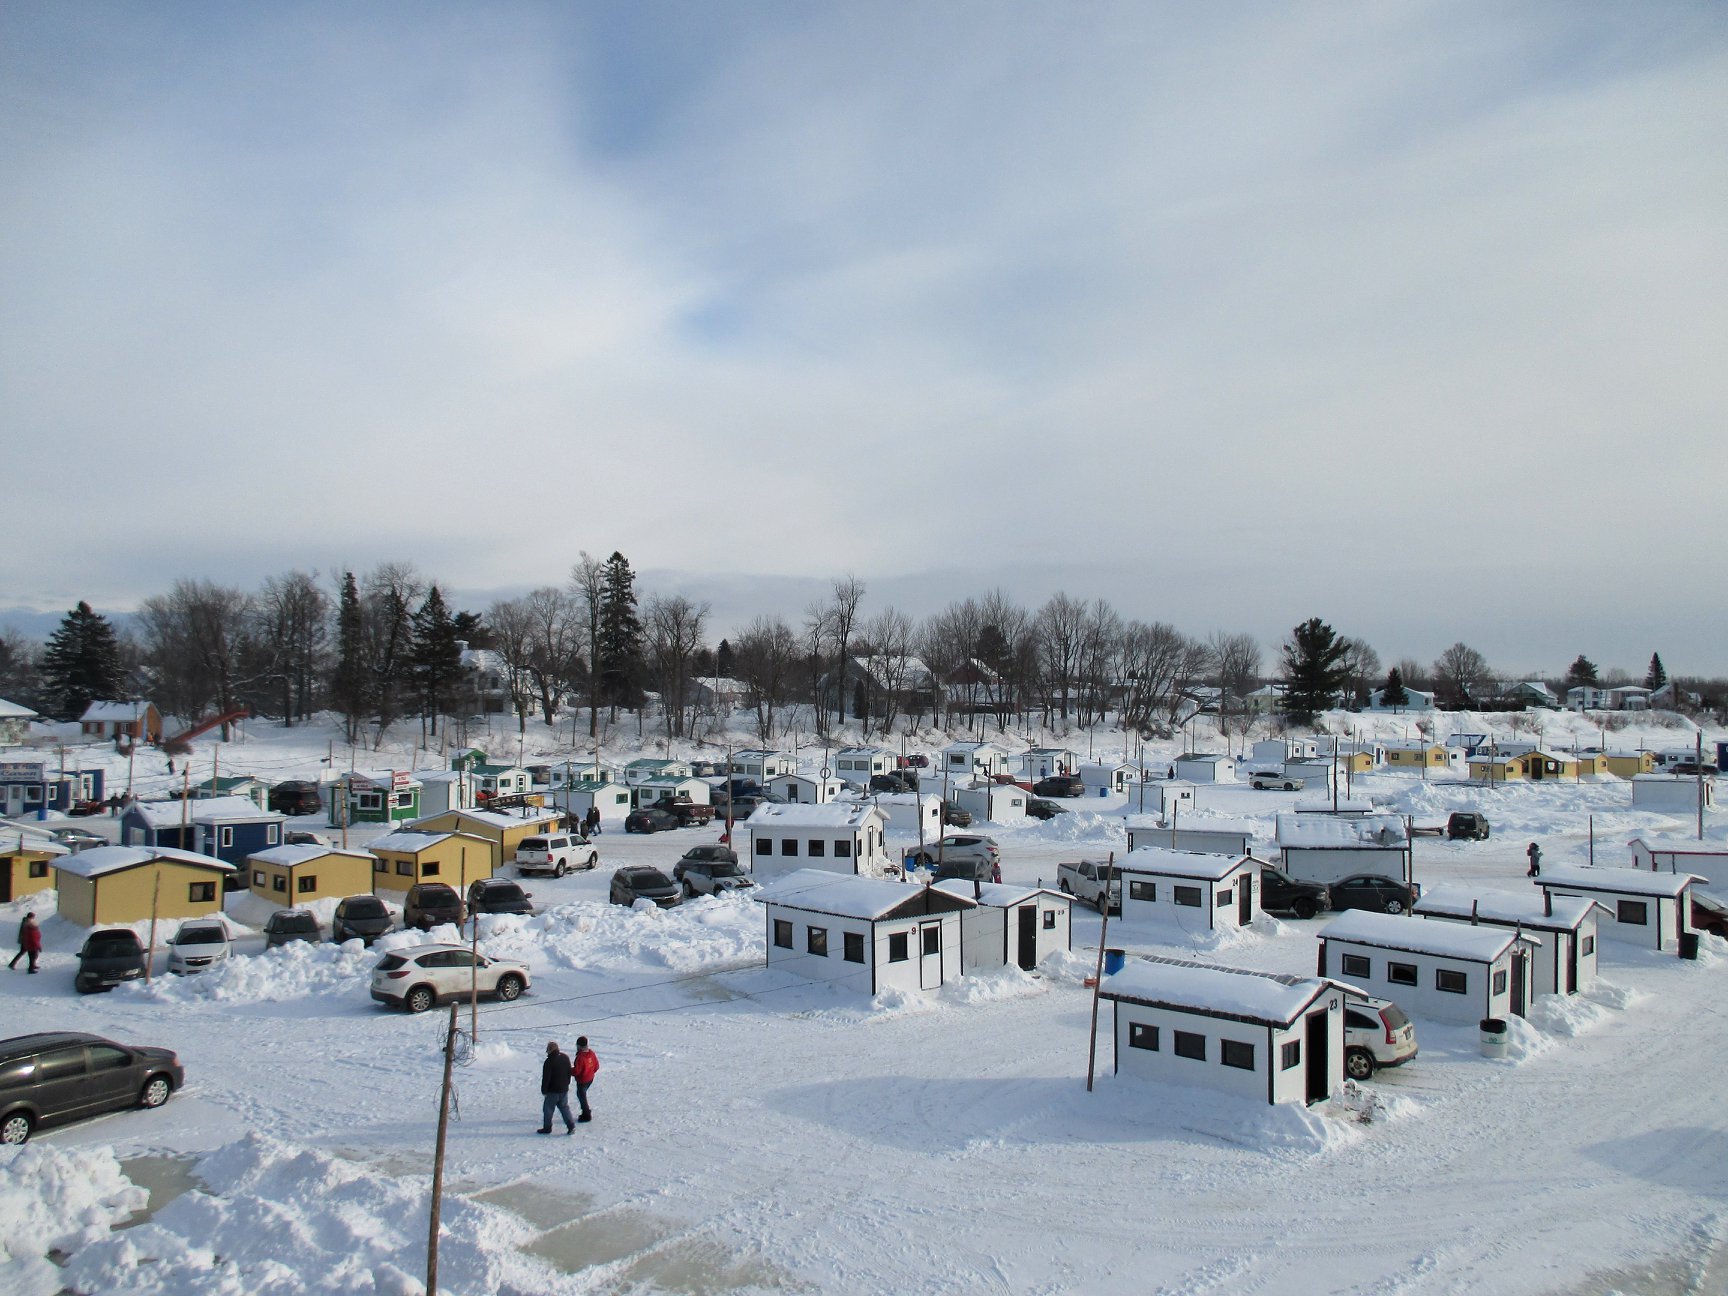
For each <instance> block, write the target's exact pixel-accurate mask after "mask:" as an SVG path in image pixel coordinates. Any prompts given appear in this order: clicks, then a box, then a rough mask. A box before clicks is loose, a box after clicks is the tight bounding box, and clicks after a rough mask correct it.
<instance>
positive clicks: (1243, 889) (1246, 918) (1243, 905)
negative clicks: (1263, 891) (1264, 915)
mask: <svg viewBox="0 0 1728 1296" xmlns="http://www.w3.org/2000/svg"><path fill="white" fill-rule="evenodd" d="M1236 921H1237V922H1239V923H1241V924H1242V925H1243V926H1244V927H1246V926H1247V925H1248V924H1249V923H1251V922H1253V921H1254V875H1253V874H1252V873H1244V874H1243V875H1242V880H1241V881H1240V882H1238V883H1237V884H1236Z"/></svg>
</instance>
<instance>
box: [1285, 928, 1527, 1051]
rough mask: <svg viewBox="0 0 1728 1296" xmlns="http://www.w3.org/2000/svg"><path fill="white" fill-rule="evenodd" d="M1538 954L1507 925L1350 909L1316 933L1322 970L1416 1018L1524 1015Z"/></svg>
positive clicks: (1466, 1020)
mask: <svg viewBox="0 0 1728 1296" xmlns="http://www.w3.org/2000/svg"><path fill="white" fill-rule="evenodd" d="M1535 952H1536V942H1535V941H1534V940H1532V939H1531V938H1530V937H1528V936H1525V935H1522V934H1521V933H1519V932H1518V931H1516V930H1508V929H1507V928H1504V927H1489V926H1475V927H1472V926H1470V925H1468V924H1466V923H1450V922H1425V921H1424V920H1422V919H1420V918H1411V917H1408V916H1406V915H1398V914H1384V913H1372V912H1370V911H1368V910H1366V909H1350V910H1347V911H1346V912H1344V913H1342V914H1340V915H1339V916H1338V917H1336V918H1334V919H1333V920H1332V921H1331V922H1330V923H1328V924H1327V925H1326V927H1325V929H1324V930H1322V931H1321V933H1320V966H1319V972H1320V975H1321V976H1334V977H1338V978H1339V979H1341V980H1343V981H1347V982H1349V983H1350V984H1351V985H1353V986H1360V987H1361V988H1362V989H1364V990H1366V991H1368V992H1369V993H1370V994H1375V995H1380V996H1383V997H1384V998H1387V999H1392V1000H1395V1001H1396V1002H1397V1004H1398V1005H1399V1007H1401V1008H1403V1009H1404V1010H1405V1011H1406V1012H1408V1013H1410V1014H1411V1015H1413V1016H1421V1017H1429V1018H1432V1019H1433V1020H1435V1021H1443V1022H1458V1023H1469V1022H1475V1021H1480V1020H1481V1019H1483V1018H1485V1017H1506V1016H1508V1015H1511V1016H1515V1017H1522V1016H1523V1015H1524V1014H1525V1011H1526V1010H1527V1009H1528V1007H1529V1004H1530V995H1531V989H1532V984H1533V982H1532V965H1533V963H1534V962H1535V960H1534V958H1533V957H1532V956H1533V955H1534V954H1535Z"/></svg>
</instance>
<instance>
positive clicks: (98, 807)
mask: <svg viewBox="0 0 1728 1296" xmlns="http://www.w3.org/2000/svg"><path fill="white" fill-rule="evenodd" d="M1712 773H1714V771H1712ZM66 813H67V814H68V815H70V816H72V817H73V818H80V817H84V816H88V815H99V814H107V813H108V803H107V802H106V801H74V802H73V803H72V804H71V805H69V806H67V807H66Z"/></svg>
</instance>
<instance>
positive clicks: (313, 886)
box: [298, 873, 318, 895]
mask: <svg viewBox="0 0 1728 1296" xmlns="http://www.w3.org/2000/svg"><path fill="white" fill-rule="evenodd" d="M298 887H299V891H300V894H301V895H306V894H308V893H310V892H313V891H316V890H317V889H318V877H317V875H316V874H312V873H308V874H306V875H305V876H303V877H302V878H301V879H300V881H299V883H298Z"/></svg>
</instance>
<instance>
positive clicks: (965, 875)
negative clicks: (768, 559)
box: [931, 855, 1002, 882]
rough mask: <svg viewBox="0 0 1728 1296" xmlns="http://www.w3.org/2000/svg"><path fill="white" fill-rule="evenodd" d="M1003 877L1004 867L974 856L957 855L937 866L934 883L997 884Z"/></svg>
mask: <svg viewBox="0 0 1728 1296" xmlns="http://www.w3.org/2000/svg"><path fill="white" fill-rule="evenodd" d="M1001 876H1002V866H1001V865H1000V864H996V863H993V862H991V861H990V860H988V859H982V858H979V857H977V856H974V855H955V856H950V857H949V858H947V859H945V860H943V861H942V862H941V863H940V864H938V865H937V866H936V872H935V875H934V876H933V877H932V878H931V880H932V881H934V882H949V881H956V880H958V881H962V882H995V881H997V880H999V879H1000V878H1001Z"/></svg>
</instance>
